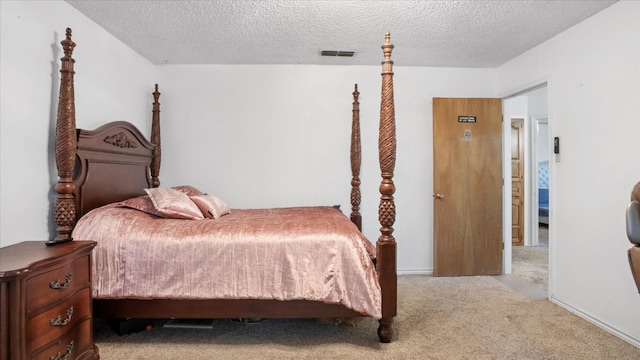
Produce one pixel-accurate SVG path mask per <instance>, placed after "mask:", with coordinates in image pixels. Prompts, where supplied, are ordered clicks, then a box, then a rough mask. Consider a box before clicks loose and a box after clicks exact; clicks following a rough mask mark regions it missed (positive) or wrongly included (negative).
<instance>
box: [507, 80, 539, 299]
mask: <svg viewBox="0 0 640 360" xmlns="http://www.w3.org/2000/svg"><path fill="white" fill-rule="evenodd" d="M543 87H546V88H547V108H548V111H547V112H548V113H549V114H547V115H546V116H545V117H546V118H547V119H550V113H551V108H550V106H549V105H550V104H549V95H548V94H549V91H550V81H549V80H545V81H541V82H536V83H534V84H529V85H528V86H526V87H523V88H521V89H519V90H517V91H514V92H511V93H507V94H505V95H503V96H501V98H502V114H503V121H502V144H503V149H502V173H503V174H511V148H510V146H511V120H510V119H511V117H512V116H515V115H514V114H512V111H511V109H510V107H511V106H512V102H511V100H513V99H514V98H516V97H519V96H523V95H526V94H527V93H530V92H532V91H534V90H537V89H540V88H543ZM541 116H542V115H541ZM505 118H507V119H509V120H508V121H505ZM531 120H532V119H531V116H526V117H525V135H524V136H525V149H524V153H525V172H526V173H525V178H526V179H525V182H526V183H527V185H525V201H526V202H529V204H530V205H531V206H529V207H525V213H524V217H525V228H526V227H528V228H529V229H530V230H533V228H534V227H535V233H536V236H537V234H538V228H537V226H532V224H534V222H533V221H532V218H533V216H532V215H531V212H532V206H534V205H535V204H537V192H536V195H535V202H534V201H533V200H532V199H533V196H532V193H533V192H534V189H537V188H534V187H533V186H537V181H538V179H537V171H535V172H532V171H531V167H532V166H533V165H532V163H533V164H534V165H535V164H537V160H535V161H534V157H535V155H534V156H532V155H531V153H532V152H533V151H535V147H534V143H533V141H534V140H533V139H532V138H534V137H535V136H532V126H531V125H530V124H529V125H528V124H526V122H529V123H531V122H532V121H531ZM549 123H550V121H549ZM533 134H535V133H533ZM549 134H551V128H549ZM549 136H550V135H549ZM549 171H551V167H550V168H549ZM550 176H551V175H550ZM503 183H504V184H503V185H504V186H503V187H502V189H503V194H502V196H503V198H502V199H503V206H502V209H503V211H502V216H503V224H511V216H512V213H511V203H510V201H511V195H512V194H511V178H510V177H509V176H506V175H505V176H504V177H503ZM534 184H535V185H534ZM550 186H551V185H550ZM549 196H551V194H549ZM550 202H551V199H550ZM534 213H535V219H536V221H537V219H538V217H537V214H538V211H537V207H536V209H535V212H534ZM549 221H551V220H549ZM536 225H537V224H536ZM531 236H532V231H525V244H527V243H529V244H530V243H531V239H530V237H531ZM502 239H503V244H504V250H503V256H502V261H503V264H502V272H503V274H510V273H512V269H513V268H512V261H513V257H512V246H511V227H510V226H503V234H502ZM527 240H529V242H527ZM549 243H550V245H549V250H550V254H551V231H550V234H549ZM549 289H551V272H550V273H549Z"/></svg>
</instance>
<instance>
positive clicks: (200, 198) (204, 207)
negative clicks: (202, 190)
mask: <svg viewBox="0 0 640 360" xmlns="http://www.w3.org/2000/svg"><path fill="white" fill-rule="evenodd" d="M191 200H192V201H193V202H194V203H195V204H196V205H197V206H198V208H200V211H202V215H204V216H205V217H207V218H209V219H219V218H220V217H221V216H222V215H226V214H229V213H230V212H231V209H229V206H227V204H225V202H224V201H222V200H220V199H219V198H217V197H216V196H213V195H196V196H191Z"/></svg>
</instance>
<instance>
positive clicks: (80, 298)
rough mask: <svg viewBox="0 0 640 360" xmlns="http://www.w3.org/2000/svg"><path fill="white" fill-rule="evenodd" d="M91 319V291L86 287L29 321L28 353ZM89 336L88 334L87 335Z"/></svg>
mask: <svg viewBox="0 0 640 360" xmlns="http://www.w3.org/2000/svg"><path fill="white" fill-rule="evenodd" d="M87 319H91V291H90V288H89V287H86V288H84V289H82V290H80V291H78V292H77V293H76V294H75V295H73V297H72V298H70V299H69V300H68V301H65V302H64V303H61V304H60V305H58V306H56V307H54V308H52V309H50V310H47V311H45V312H42V313H40V314H38V315H36V316H34V317H33V318H31V319H29V320H28V321H27V325H26V332H27V334H30V336H28V337H27V339H26V347H27V353H28V354H30V353H31V352H32V351H34V350H36V349H38V348H39V347H41V346H43V345H45V344H47V343H49V342H50V341H53V340H54V339H56V338H58V337H60V336H62V335H65V334H66V333H70V332H72V331H73V330H75V329H74V328H75V327H76V326H77V325H78V324H79V323H81V322H82V321H84V320H87ZM86 336H87V337H88V336H89V335H88V334H87V335H86Z"/></svg>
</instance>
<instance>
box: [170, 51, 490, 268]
mask: <svg viewBox="0 0 640 360" xmlns="http://www.w3.org/2000/svg"><path fill="white" fill-rule="evenodd" d="M382 42H383V39H381V43H380V44H372V46H380V45H381V44H382ZM381 61H382V51H381ZM394 61H395V63H396V66H395V68H394V70H395V76H394V85H395V89H394V91H395V99H396V102H395V105H396V108H395V109H396V113H395V114H396V122H397V139H398V146H397V147H398V148H397V162H396V169H395V177H394V181H395V184H396V188H397V190H396V193H395V199H396V208H397V219H396V223H395V225H394V229H395V232H394V236H395V237H396V239H397V241H398V244H399V245H398V270H399V271H400V272H422V273H429V272H431V271H432V269H433V237H432V234H433V198H432V189H433V150H432V146H433V141H432V137H433V136H432V123H433V122H432V107H431V98H432V97H495V90H494V89H495V84H494V82H495V80H494V79H495V70H493V69H449V68H437V69H434V68H415V67H402V66H401V65H400V64H402V59H401V58H394ZM380 72H381V67H378V66H294V65H291V66H251V65H236V66H228V65H226V66H211V65H201V66H161V67H159V70H158V76H159V79H160V85H161V92H162V94H163V95H162V97H161V100H160V102H161V103H162V120H161V121H162V126H163V130H162V131H163V143H162V146H163V160H162V161H163V164H162V170H161V172H160V178H161V181H162V182H163V185H164V186H172V185H178V184H182V183H186V182H188V183H191V184H192V185H196V186H197V187H199V188H201V189H202V190H203V191H207V192H211V193H215V194H216V195H218V196H220V197H221V198H222V199H224V200H225V201H227V203H229V205H230V206H232V207H236V208H247V207H272V206H296V205H334V204H341V205H342V209H343V211H344V212H345V213H347V214H348V213H350V211H351V209H350V202H349V201H350V200H349V199H350V196H349V194H350V190H351V185H350V182H351V168H350V163H349V146H350V145H349V144H350V131H351V109H352V105H351V104H352V102H353V98H352V95H351V93H352V92H353V85H354V83H358V85H359V91H360V93H361V95H360V104H361V105H360V108H361V113H360V117H361V126H362V157H363V163H362V171H361V180H362V198H363V199H362V207H361V213H362V215H363V227H364V229H363V231H364V233H365V235H366V236H367V237H368V238H369V239H370V240H371V241H375V240H376V239H377V238H378V236H379V228H380V225H379V223H378V216H377V209H378V203H379V198H380V193H379V190H378V187H379V185H380V180H381V177H380V168H379V165H378V149H377V142H378V122H379V119H380V118H379V114H380V90H381V76H380Z"/></svg>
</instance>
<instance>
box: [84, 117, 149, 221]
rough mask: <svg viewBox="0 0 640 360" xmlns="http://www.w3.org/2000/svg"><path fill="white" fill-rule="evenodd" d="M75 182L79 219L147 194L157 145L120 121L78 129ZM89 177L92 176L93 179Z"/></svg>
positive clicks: (129, 125) (133, 127)
mask: <svg viewBox="0 0 640 360" xmlns="http://www.w3.org/2000/svg"><path fill="white" fill-rule="evenodd" d="M77 141H78V146H77V152H76V154H77V158H76V169H77V170H76V174H75V177H74V180H73V183H74V187H75V189H74V197H75V205H76V217H77V218H80V217H81V216H82V215H84V214H86V213H87V212H88V211H90V210H92V209H95V208H97V207H100V206H102V205H106V204H109V203H112V202H117V201H122V200H125V199H128V198H132V197H135V196H139V195H144V194H145V192H144V189H145V188H150V187H152V186H153V184H152V182H151V160H152V159H153V149H154V148H155V145H153V144H152V143H150V142H149V141H147V139H146V138H145V137H144V136H143V135H142V133H141V132H140V130H138V129H137V128H136V127H135V126H133V125H132V124H130V123H128V122H125V121H117V122H112V123H108V124H105V125H103V126H101V127H99V128H98V129H96V130H78V138H77ZM89 174H91V175H90V176H89Z"/></svg>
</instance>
